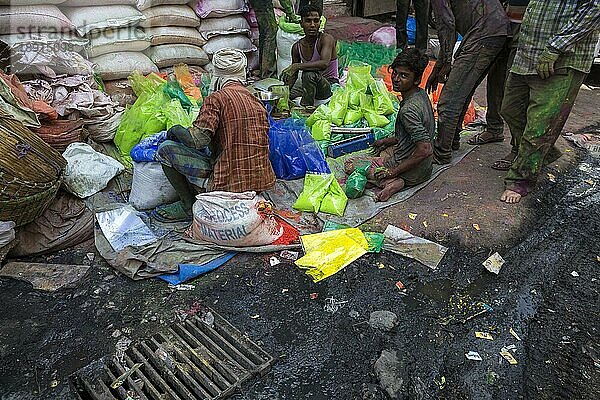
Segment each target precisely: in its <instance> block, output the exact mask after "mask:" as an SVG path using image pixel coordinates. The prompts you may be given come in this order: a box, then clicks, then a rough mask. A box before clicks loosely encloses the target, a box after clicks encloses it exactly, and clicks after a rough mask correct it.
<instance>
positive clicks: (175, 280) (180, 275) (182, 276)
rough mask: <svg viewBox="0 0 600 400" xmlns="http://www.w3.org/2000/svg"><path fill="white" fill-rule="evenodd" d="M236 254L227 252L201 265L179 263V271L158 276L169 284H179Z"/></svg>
mask: <svg viewBox="0 0 600 400" xmlns="http://www.w3.org/2000/svg"><path fill="white" fill-rule="evenodd" d="M236 254H237V253H227V254H225V255H224V256H221V257H219V258H216V259H214V260H212V261H211V262H208V263H206V264H203V265H194V264H179V272H177V273H174V274H165V275H161V276H159V277H158V278H160V279H162V280H163V281H165V282H168V283H170V284H171V285H179V284H181V283H184V282H187V281H189V280H191V279H194V278H197V277H199V276H200V275H203V274H205V273H207V272H210V271H212V270H214V269H217V268H218V267H220V266H221V265H223V264H225V263H226V262H227V261H229V260H231V259H232V258H233V256H235V255H236Z"/></svg>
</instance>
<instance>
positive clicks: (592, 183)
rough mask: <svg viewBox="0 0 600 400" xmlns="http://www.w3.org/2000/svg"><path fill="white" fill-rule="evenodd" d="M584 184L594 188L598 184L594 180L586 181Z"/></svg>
mask: <svg viewBox="0 0 600 400" xmlns="http://www.w3.org/2000/svg"><path fill="white" fill-rule="evenodd" d="M584 182H585V183H587V184H588V185H590V186H594V184H595V183H596V182H594V180H593V179H586V180H585V181H584Z"/></svg>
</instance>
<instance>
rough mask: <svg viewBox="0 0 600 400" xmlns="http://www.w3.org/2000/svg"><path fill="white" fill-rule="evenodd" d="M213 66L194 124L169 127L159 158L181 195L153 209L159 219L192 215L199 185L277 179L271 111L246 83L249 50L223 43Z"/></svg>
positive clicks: (230, 188)
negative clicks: (271, 148)
mask: <svg viewBox="0 0 600 400" xmlns="http://www.w3.org/2000/svg"><path fill="white" fill-rule="evenodd" d="M213 66H214V72H213V77H212V80H211V84H210V90H211V94H209V95H208V96H207V97H206V98H205V99H204V102H203V104H202V108H201V109H200V114H199V116H198V118H197V119H196V121H195V122H194V125H193V126H192V127H191V128H190V129H189V130H188V129H185V128H183V127H182V126H179V125H177V126H174V127H173V128H171V129H169V131H168V132H167V139H168V140H167V141H165V142H164V143H162V144H161V146H160V147H159V149H158V160H159V161H160V162H161V163H162V167H163V170H164V172H165V175H166V176H167V178H168V179H169V181H170V182H171V184H172V185H173V187H174V188H175V190H176V191H177V193H178V195H179V198H180V201H178V202H176V203H173V204H169V205H165V206H161V207H158V208H157V209H156V210H154V212H153V214H152V215H153V217H154V218H155V219H157V220H159V221H162V222H180V221H189V220H191V215H192V205H193V203H194V200H195V194H196V193H197V192H199V191H204V190H205V191H217V190H218V191H226V192H237V193H241V192H246V191H255V192H262V191H263V190H266V189H269V188H271V187H272V186H273V185H274V184H275V174H274V172H273V168H272V167H271V162H270V160H269V120H268V117H267V112H266V110H265V108H264V106H263V105H262V103H261V102H260V101H259V100H258V99H256V98H255V97H254V96H253V95H252V94H251V93H250V92H249V91H248V89H246V87H245V86H244V83H245V81H246V67H247V60H246V56H245V55H244V53H242V52H241V51H239V50H236V49H230V48H225V49H221V50H219V51H217V52H216V53H215V54H214V55H213ZM207 147H208V150H210V151H209V152H208V151H207ZM207 153H210V156H209V155H208V154H207Z"/></svg>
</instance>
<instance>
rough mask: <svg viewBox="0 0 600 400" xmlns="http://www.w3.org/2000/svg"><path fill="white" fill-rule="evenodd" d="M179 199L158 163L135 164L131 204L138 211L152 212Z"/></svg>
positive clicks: (130, 196) (130, 197) (130, 195)
mask: <svg viewBox="0 0 600 400" xmlns="http://www.w3.org/2000/svg"><path fill="white" fill-rule="evenodd" d="M178 199H179V196H178V195H177V192H176V191H175V189H174V188H173V186H172V185H171V183H170V182H169V180H168V179H167V177H166V176H165V173H164V171H163V169H162V166H161V164H160V163H158V162H142V163H137V162H134V163H133V180H132V182H131V193H130V194H129V203H131V205H132V206H134V207H135V208H136V209H137V210H151V209H154V208H156V207H158V206H160V205H163V204H170V203H174V202H175V201H177V200H178Z"/></svg>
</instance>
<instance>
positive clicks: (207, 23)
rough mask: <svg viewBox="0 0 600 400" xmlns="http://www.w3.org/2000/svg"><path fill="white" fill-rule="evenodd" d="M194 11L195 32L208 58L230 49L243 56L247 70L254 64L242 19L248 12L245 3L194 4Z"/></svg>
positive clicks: (214, 0)
mask: <svg viewBox="0 0 600 400" xmlns="http://www.w3.org/2000/svg"><path fill="white" fill-rule="evenodd" d="M194 9H195V11H196V14H197V15H198V16H199V17H200V18H201V20H202V21H201V23H200V27H199V28H198V30H199V31H200V34H201V35H202V37H203V38H204V39H205V40H206V44H205V45H204V47H203V48H204V50H205V51H206V53H208V55H209V56H210V57H212V55H213V54H214V53H215V52H216V51H217V50H220V49H222V48H225V47H231V48H234V49H238V50H241V51H243V52H244V53H246V56H248V58H249V60H250V62H249V63H248V64H249V66H252V65H251V64H253V63H254V64H258V56H257V54H256V51H257V49H256V46H254V44H253V43H252V41H251V40H250V25H249V24H248V21H247V20H246V18H245V17H244V14H245V13H247V12H248V11H249V9H248V5H247V4H246V1H245V0H197V1H196V2H195V7H194ZM209 69H210V68H209Z"/></svg>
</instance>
